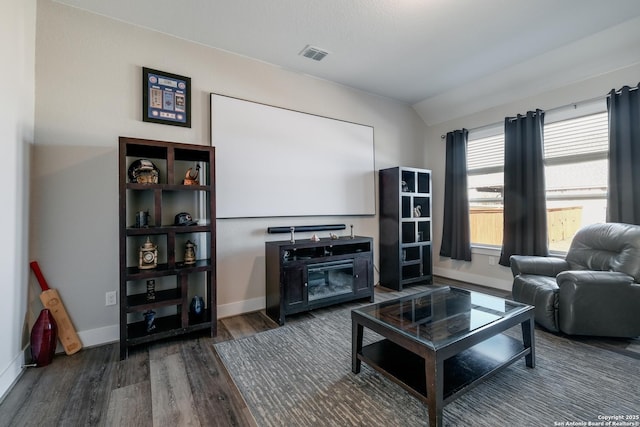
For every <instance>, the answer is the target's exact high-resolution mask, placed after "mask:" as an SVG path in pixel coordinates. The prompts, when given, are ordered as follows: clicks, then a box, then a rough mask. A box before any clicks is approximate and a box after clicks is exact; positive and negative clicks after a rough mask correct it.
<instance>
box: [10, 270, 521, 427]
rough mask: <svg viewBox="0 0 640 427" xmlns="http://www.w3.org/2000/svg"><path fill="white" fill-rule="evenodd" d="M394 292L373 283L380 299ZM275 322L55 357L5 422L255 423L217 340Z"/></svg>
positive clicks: (250, 318)
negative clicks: (123, 355)
mask: <svg viewBox="0 0 640 427" xmlns="http://www.w3.org/2000/svg"><path fill="white" fill-rule="evenodd" d="M444 282H446V281H444V280H439V283H444ZM448 283H452V282H451V281H449V282H448ZM455 283H456V284H457V285H458V286H461V287H467V288H471V289H476V290H482V291H484V292H486V293H492V294H494V295H497V296H502V297H504V296H506V295H507V294H508V293H507V292H504V291H499V290H495V289H493V290H492V289H487V288H479V287H476V286H473V285H465V284H461V283H458V282H455ZM396 295H397V293H396V292H393V291H389V290H387V289H385V288H382V287H376V301H380V300H384V299H389V298H393V297H395V296H396ZM334 309H337V308H334ZM309 316H314V314H313V312H310V313H305V314H302V315H298V316H295V318H293V319H289V318H287V322H290V321H304V319H305V318H308V317H309ZM276 327H277V324H276V323H274V322H273V321H272V320H271V319H269V318H268V317H267V316H266V315H265V314H264V312H254V313H248V314H243V315H240V316H233V317H228V318H225V319H221V320H219V322H218V336H217V337H215V338H211V337H202V336H199V337H198V336H195V337H189V338H188V339H175V340H170V341H163V342H160V343H154V344H152V345H149V346H145V347H141V348H137V349H136V348H134V349H132V350H130V352H129V357H128V358H127V359H126V360H123V361H120V360H119V346H118V344H117V343H114V344H108V345H103V346H99V347H93V348H86V349H83V350H82V351H81V352H78V353H76V354H74V355H72V356H67V355H65V354H60V355H56V357H55V358H54V360H53V363H52V364H51V365H48V366H46V367H41V368H28V369H26V371H25V372H24V374H23V375H22V376H21V377H20V379H19V380H18V382H17V383H16V385H15V386H14V387H13V389H12V390H11V391H10V392H9V394H8V395H7V396H6V397H5V399H4V400H3V401H2V402H1V403H0V426H7V427H9V426H11V427H17V426H38V427H42V426H65V427H66V426H135V427H145V426H156V427H158V426H171V427H175V426H255V425H256V423H255V421H254V419H253V417H252V416H251V414H250V412H249V410H248V408H247V406H246V404H245V403H244V400H243V399H242V396H241V395H240V393H239V392H238V390H237V388H236V387H235V385H234V384H233V381H232V380H231V378H230V377H229V375H228V373H227V371H226V370H225V368H224V366H223V364H222V362H221V361H220V359H219V357H218V355H217V354H216V352H215V350H214V348H213V345H212V344H213V343H216V342H220V341H226V340H233V339H238V338H242V337H245V336H248V335H253V334H255V333H258V332H262V331H265V330H269V329H272V328H276Z"/></svg>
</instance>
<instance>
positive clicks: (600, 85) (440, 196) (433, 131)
mask: <svg viewBox="0 0 640 427" xmlns="http://www.w3.org/2000/svg"><path fill="white" fill-rule="evenodd" d="M639 75H640V63H639V64H636V65H634V66H630V67H626V68H623V69H619V70H615V71H611V72H609V73H604V74H601V75H599V76H597V77H594V78H590V79H586V80H583V81H580V82H576V83H573V84H570V85H566V86H564V87H561V88H558V89H556V90H554V91H550V92H545V93H542V94H540V95H537V96H535V97H527V98H524V99H522V100H520V101H517V102H512V103H509V104H505V105H501V106H499V107H496V108H492V109H489V110H485V111H482V112H479V113H476V114H472V115H469V116H467V117H463V118H461V119H456V120H451V121H448V122H444V123H441V124H438V125H434V126H430V127H429V128H428V130H427V139H426V151H425V156H426V157H425V164H426V167H429V168H431V169H432V170H433V182H434V189H433V191H434V200H433V206H434V209H433V216H434V219H433V236H434V246H433V250H434V257H433V261H434V272H435V273H436V274H439V275H442V276H445V277H451V278H455V279H459V280H465V281H470V282H473V283H478V284H483V285H486V286H491V287H496V288H501V289H506V290H511V282H512V276H511V271H510V270H509V268H508V267H503V266H500V265H498V264H497V261H498V259H497V258H499V257H500V251H499V250H495V249H494V250H491V249H489V250H479V249H475V250H474V251H473V254H472V258H473V261H472V262H464V261H452V260H451V259H449V258H444V257H440V256H439V255H438V254H439V253H440V244H441V242H442V215H443V208H442V206H443V203H444V167H445V165H444V162H443V161H442V159H443V158H444V156H445V143H444V140H442V139H441V138H440V136H441V135H444V134H446V133H447V132H449V131H452V130H456V129H462V128H467V129H473V128H478V127H482V126H486V125H490V124H495V123H502V122H503V121H504V118H505V117H507V116H514V115H516V114H522V113H525V112H526V111H528V110H532V109H536V108H541V109H543V110H551V109H556V108H559V107H563V106H570V105H571V104H572V103H579V102H580V101H585V100H590V99H594V98H596V97H602V98H604V97H605V95H606V94H607V93H608V92H609V91H610V90H611V89H613V88H620V87H622V86H624V85H630V86H635V85H636V84H637V82H638V76H639ZM569 108H573V107H571V106H570V107H569ZM578 108H579V107H578ZM492 263H495V265H492Z"/></svg>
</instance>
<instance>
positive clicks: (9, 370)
mask: <svg viewBox="0 0 640 427" xmlns="http://www.w3.org/2000/svg"><path fill="white" fill-rule="evenodd" d="M25 351H26V350H25ZM25 351H22V352H20V353H18V354H16V356H15V357H14V358H13V360H11V363H9V366H7V367H6V369H5V370H4V371H2V372H1V373H0V402H2V401H3V400H4V398H5V397H6V396H7V394H8V393H9V392H10V391H11V389H12V388H13V386H14V384H15V383H16V382H17V381H18V379H20V376H21V375H22V372H23V371H24V369H25V368H24V353H25Z"/></svg>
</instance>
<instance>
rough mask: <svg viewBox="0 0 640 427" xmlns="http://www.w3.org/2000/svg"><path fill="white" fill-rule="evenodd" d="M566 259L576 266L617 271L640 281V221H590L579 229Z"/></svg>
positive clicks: (573, 266)
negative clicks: (639, 223) (638, 223)
mask: <svg viewBox="0 0 640 427" xmlns="http://www.w3.org/2000/svg"><path fill="white" fill-rule="evenodd" d="M566 260H567V262H568V263H569V266H570V267H571V269H572V270H598V271H617V272H621V273H626V274H628V275H630V276H633V277H634V278H635V281H636V282H640V225H633V224H622V223H613V222H610V223H600V224H591V225H587V226H585V227H583V228H581V229H580V230H578V232H577V233H576V235H575V237H574V238H573V241H572V242H571V247H570V248H569V251H568V252H567V257H566Z"/></svg>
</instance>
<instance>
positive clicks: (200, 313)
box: [189, 295, 204, 322]
mask: <svg viewBox="0 0 640 427" xmlns="http://www.w3.org/2000/svg"><path fill="white" fill-rule="evenodd" d="M189 315H190V317H191V322H201V321H202V320H204V299H203V298H202V297H201V296H199V295H196V296H194V297H193V299H192V300H191V305H190V306H189Z"/></svg>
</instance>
